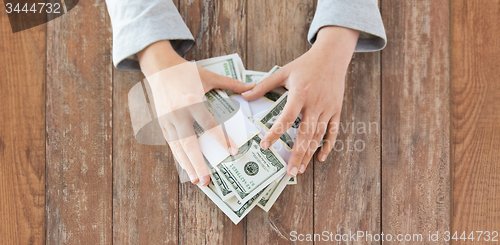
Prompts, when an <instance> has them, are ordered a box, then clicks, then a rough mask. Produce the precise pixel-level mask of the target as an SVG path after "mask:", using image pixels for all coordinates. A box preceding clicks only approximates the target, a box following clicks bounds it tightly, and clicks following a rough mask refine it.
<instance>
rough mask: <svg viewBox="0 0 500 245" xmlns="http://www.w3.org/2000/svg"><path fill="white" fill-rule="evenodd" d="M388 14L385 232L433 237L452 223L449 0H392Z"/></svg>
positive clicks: (385, 10) (386, 8)
mask: <svg viewBox="0 0 500 245" xmlns="http://www.w3.org/2000/svg"><path fill="white" fill-rule="evenodd" d="M382 18H383V20H384V24H385V26H386V31H387V39H388V40H389V42H388V45H387V47H386V48H385V49H384V50H383V51H382V232H384V234H391V235H392V236H393V240H394V239H396V235H398V234H402V235H406V234H410V235H413V234H422V235H423V239H428V235H429V232H433V233H435V232H437V231H439V233H440V234H443V233H444V231H448V230H449V229H450V205H449V204H450V165H449V164H450V159H449V150H450V146H449V143H450V142H449V137H450V134H449V130H450V125H449V124H450V122H449V120H450V106H449V93H450V88H449V83H450V77H449V72H450V64H449V58H450V54H449V50H450V42H449V26H450V22H449V1H447V0H438V1H436V0H425V1H397V0H384V1H382ZM412 239H414V238H412ZM415 239H417V238H415ZM413 242H415V240H412V241H409V242H405V241H402V242H399V241H398V242H395V243H396V244H403V243H408V244H413ZM386 243H391V242H386ZM439 243H445V242H444V241H443V240H440V242H439Z"/></svg>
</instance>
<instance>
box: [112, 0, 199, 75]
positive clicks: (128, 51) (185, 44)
mask: <svg viewBox="0 0 500 245" xmlns="http://www.w3.org/2000/svg"><path fill="white" fill-rule="evenodd" d="M166 3H167V4H166ZM170 5H172V6H170ZM120 17H121V18H120V21H116V23H112V24H113V64H114V65H115V66H116V68H117V69H119V70H126V71H140V65H139V61H138V58H137V53H138V52H140V51H141V50H143V49H144V48H146V47H147V46H149V45H150V44H152V43H154V42H157V41H160V40H170V43H171V44H172V47H173V48H174V49H175V51H176V52H177V53H178V54H179V55H184V54H185V53H186V52H187V51H188V50H189V49H190V48H191V46H193V44H194V38H193V36H192V35H191V32H190V31H189V29H188V28H187V26H186V24H185V23H184V21H183V20H182V18H181V16H180V14H179V12H178V11H177V9H176V8H175V6H174V5H173V3H171V2H170V1H164V2H161V3H158V4H150V5H149V6H148V7H147V8H145V9H143V10H141V12H140V13H139V14H137V15H134V16H130V17H127V18H125V17H124V16H120Z"/></svg>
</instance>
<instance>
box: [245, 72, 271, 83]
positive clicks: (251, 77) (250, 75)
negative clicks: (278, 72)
mask: <svg viewBox="0 0 500 245" xmlns="http://www.w3.org/2000/svg"><path fill="white" fill-rule="evenodd" d="M266 75H267V72H262V71H250V70H244V71H243V72H242V79H243V82H244V83H255V84H257V83H260V81H262V79H264V77H266Z"/></svg>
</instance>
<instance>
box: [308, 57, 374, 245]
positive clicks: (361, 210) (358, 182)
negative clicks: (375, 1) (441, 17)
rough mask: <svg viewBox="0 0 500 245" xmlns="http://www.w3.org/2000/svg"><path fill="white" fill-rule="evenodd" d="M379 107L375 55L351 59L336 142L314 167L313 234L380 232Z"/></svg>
mask: <svg viewBox="0 0 500 245" xmlns="http://www.w3.org/2000/svg"><path fill="white" fill-rule="evenodd" d="M380 103H381V101H380V53H361V54H355V55H354V58H353V61H352V63H351V66H350V67H349V70H348V76H347V80H346V90H345V94H344V104H343V107H342V116H341V120H340V123H341V124H340V129H339V130H340V131H339V136H338V138H337V143H336V145H335V148H334V150H333V151H332V154H330V156H329V157H328V158H327V161H325V162H324V163H321V162H316V163H315V169H314V171H315V172H314V231H315V233H318V234H321V233H322V232H323V231H328V233H333V234H334V235H335V234H349V232H352V233H356V232H357V231H362V232H364V233H367V234H372V235H373V234H379V233H380V222H381V217H380V215H381V214H380V205H381V203H380V184H381V183H380V150H381V149H380V137H381V134H380V123H381V122H380ZM316 243H318V242H316ZM316 243H315V244H316ZM324 243H325V244H329V243H331V241H330V242H324ZM363 244H379V242H378V241H371V242H366V243H363Z"/></svg>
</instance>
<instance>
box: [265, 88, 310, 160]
mask: <svg viewBox="0 0 500 245" xmlns="http://www.w3.org/2000/svg"><path fill="white" fill-rule="evenodd" d="M287 98H288V92H285V93H284V94H283V95H282V96H281V97H280V98H279V99H278V100H277V101H276V102H275V103H274V104H273V106H272V107H271V108H269V109H268V110H267V111H266V112H265V113H264V115H263V116H262V117H261V118H260V119H258V120H257V122H258V123H259V124H260V125H261V126H262V127H263V128H264V129H265V130H269V129H270V128H271V127H272V126H273V125H274V123H275V122H276V120H277V119H278V117H279V116H280V115H281V113H282V112H283V109H284V108H285V104H286V101H287ZM301 119H302V115H301V114H300V115H299V117H297V119H295V122H294V123H293V125H292V126H291V127H290V128H289V129H287V130H286V131H285V132H284V133H283V134H282V135H281V136H280V140H281V142H282V143H283V144H284V146H285V147H287V149H288V150H290V151H291V150H292V148H293V144H294V142H295V139H297V135H298V131H299V125H300V121H301Z"/></svg>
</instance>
